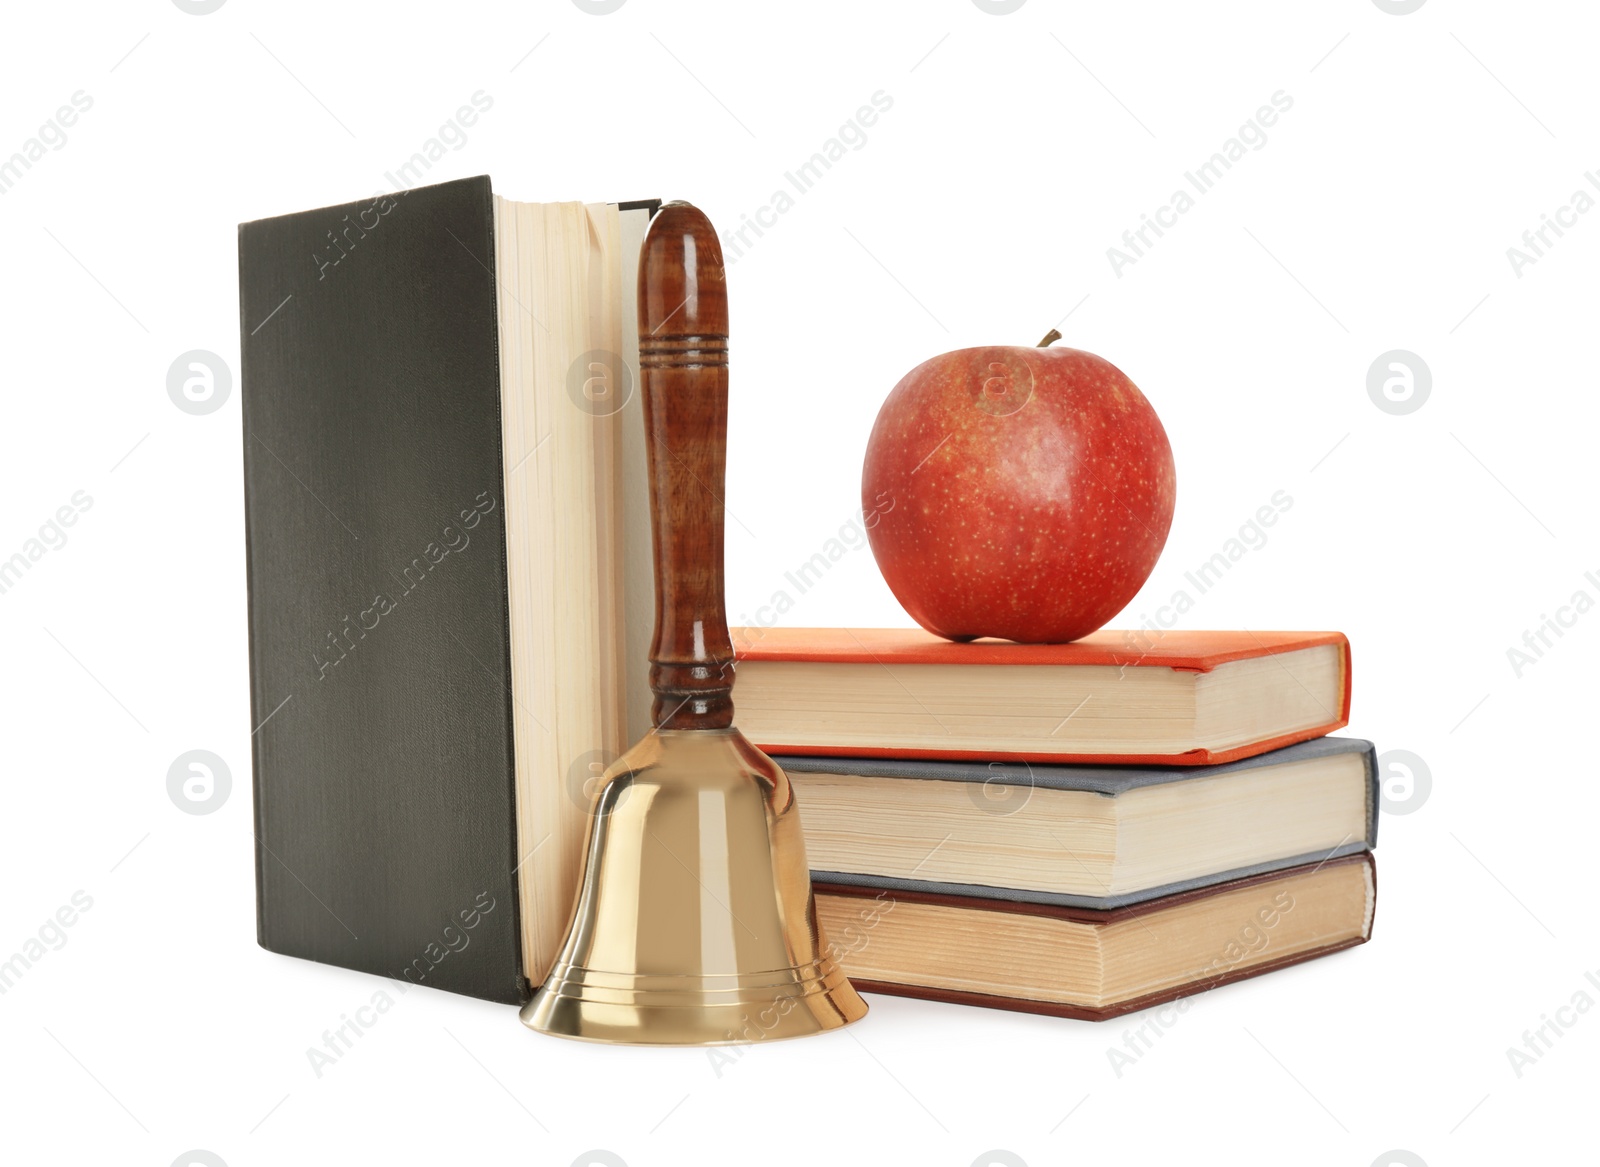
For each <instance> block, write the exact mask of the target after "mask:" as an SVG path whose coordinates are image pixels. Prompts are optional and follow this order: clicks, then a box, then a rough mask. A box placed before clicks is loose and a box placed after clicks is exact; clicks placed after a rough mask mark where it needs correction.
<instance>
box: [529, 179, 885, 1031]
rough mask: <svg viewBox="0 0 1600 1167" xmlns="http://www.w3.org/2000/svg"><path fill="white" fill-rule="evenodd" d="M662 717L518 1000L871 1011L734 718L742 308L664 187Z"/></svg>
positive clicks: (833, 1013) (598, 1014) (657, 310)
mask: <svg viewBox="0 0 1600 1167" xmlns="http://www.w3.org/2000/svg"><path fill="white" fill-rule="evenodd" d="M639 353H640V361H639V363H640V369H641V383H642V393H643V405H644V417H645V444H646V448H647V450H648V453H649V462H650V502H651V525H652V533H653V536H654V548H655V584H656V630H655V640H654V644H653V647H652V649H651V654H650V660H651V667H650V686H651V689H652V690H653V691H654V693H655V704H654V708H653V711H652V717H653V721H654V724H655V729H654V730H652V731H651V732H650V733H649V734H648V735H646V737H645V738H644V740H643V741H641V742H639V743H638V744H637V745H635V746H634V747H633V748H632V749H631V750H629V751H628V752H627V753H626V754H624V755H623V756H622V758H620V759H619V760H618V761H617V762H616V763H615V764H614V765H612V766H611V768H610V769H608V770H607V771H606V773H605V775H604V776H603V778H602V780H601V783H600V788H599V790H598V792H597V794H596V800H597V801H596V804H595V806H594V808H593V809H594V813H593V814H592V815H591V817H590V823H589V836H588V840H587V843H586V845H585V848H584V871H583V877H582V879H581V881H580V883H579V891H578V897H577V903H576V905H575V908H574V911H573V917H572V921H571V924H570V925H569V928H568V932H567V936H566V940H565V942H564V943H563V945H562V947H561V950H560V953H559V954H558V955H557V957H556V960H555V964H554V965H553V966H552V968H551V969H550V972H549V973H548V975H547V976H546V978H545V982H544V984H543V985H542V986H541V987H540V989H539V991H538V992H537V993H536V994H535V996H534V998H533V999H532V1000H531V1001H529V1002H528V1004H527V1005H525V1006H524V1007H523V1009H522V1020H523V1022H524V1024H526V1025H528V1026H529V1027H530V1028H532V1029H536V1030H538V1031H540V1032H541V1033H551V1034H556V1035H558V1036H561V1037H572V1038H580V1039H583V1040H588V1041H603V1042H620V1043H629V1044H638V1045H718V1044H727V1043H735V1042H749V1041H759V1040H763V1039H776V1038H785V1037H799V1036H802V1035H804V1034H808V1033H820V1032H823V1031H825V1030H829V1029H837V1028H839V1027H840V1026H843V1025H848V1024H849V1023H850V1022H852V1021H855V1020H858V1019H859V1018H861V1017H862V1016H864V1015H865V1014H866V1011H867V1006H866V1003H865V1002H864V1001H862V1000H861V998H860V996H858V995H857V993H856V991H855V989H854V988H852V987H851V985H850V982H849V981H848V980H847V979H846V978H845V975H844V973H843V972H842V971H840V969H839V967H838V965H837V964H836V963H835V962H834V961H833V959H832V958H831V957H830V955H829V954H828V946H827V941H826V939H825V938H824V937H823V935H822V931H821V928H820V927H819V926H818V923H817V910H816V903H815V900H814V899H813V897H812V892H811V874H810V870H809V868H808V867H807V864H806V855H805V841H804V839H803V838H802V836H801V830H800V818H799V812H798V810H797V808H796V806H795V802H794V791H793V789H792V788H791V786H790V784H789V779H788V776H787V775H786V774H784V772H783V770H782V769H781V768H780V767H779V766H778V765H777V764H776V763H775V762H773V761H772V759H771V758H769V757H767V756H766V755H765V754H763V753H762V752H761V751H760V750H759V749H757V748H756V747H755V746H754V745H752V744H751V743H750V742H748V741H746V740H745V738H744V736H743V735H741V734H740V733H739V731H738V730H737V729H735V728H733V700H732V689H733V647H732V643H731V641H730V639H729V637H728V628H727V620H726V615H725V613H724V610H723V573H722V528H723V509H724V508H723V500H722V490H723V480H724V466H725V458H726V444H727V405H728V308H727V292H726V284H725V282H724V275H723V264H722V250H721V247H720V245H719V244H718V242H717V236H716V232H715V231H714V230H713V229H712V226H711V223H710V221H709V220H708V219H707V218H706V216H705V215H704V214H702V213H701V212H700V211H699V210H697V209H695V208H694V207H692V206H690V205H689V204H687V203H669V204H667V205H666V206H665V207H664V208H662V210H661V212H660V214H658V215H657V216H656V218H655V221H654V222H653V223H652V224H651V227H650V231H649V233H648V235H647V236H646V237H645V241H644V250H643V252H642V254H641V256H640V260H639Z"/></svg>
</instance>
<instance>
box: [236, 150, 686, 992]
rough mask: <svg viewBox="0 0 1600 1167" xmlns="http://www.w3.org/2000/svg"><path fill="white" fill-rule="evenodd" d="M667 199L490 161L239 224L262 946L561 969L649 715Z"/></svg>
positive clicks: (485, 987)
mask: <svg viewBox="0 0 1600 1167" xmlns="http://www.w3.org/2000/svg"><path fill="white" fill-rule="evenodd" d="M655 205H656V204H627V203H623V204H605V203H600V204H589V205H584V204H581V203H550V204H535V203H515V202H511V201H509V200H504V199H501V198H499V197H498V196H496V195H494V193H493V191H492V189H491V187H490V182H489V180H488V179H487V178H472V179H463V180H460V181H456V182H447V183H443V184H440V185H436V186H429V187H419V188H416V189H412V190H408V191H401V192H396V193H394V194H387V195H380V196H376V197H374V198H371V199H365V200H361V201H359V202H355V203H350V204H346V205H343V206H335V207H327V208H323V209H319V210H312V211H305V212H301V213H298V214H292V215H285V216H282V217H279V218H273V219H263V220H260V221H258V222H252V223H245V224H243V225H242V226H241V227H240V229H239V308H240V333H241V346H242V356H243V378H242V383H243V387H242V398H243V420H244V435H243V438H244V467H245V509H246V531H247V556H248V563H247V576H248V582H249V637H250V689H251V703H252V710H253V714H252V725H253V727H254V732H253V735H252V738H251V742H252V751H253V764H254V778H255V783H254V792H255V828H256V842H257V853H256V864H257V920H258V931H259V939H260V942H261V944H262V945H263V946H264V947H266V948H268V949H270V950H272V951H274V952H280V953H286V954H288V955H292V956H299V957H304V958H307V959H311V960H317V961H323V962H326V963H329V964H336V965H342V966H345V967H348V968H354V969H360V970H364V971H367V972H372V973H378V974H381V975H385V976H390V977H397V978H405V979H407V980H409V981H411V982H412V983H416V984H424V985H431V986H435V987H438V988H444V989H449V990H453V991H455V992H460V993H468V994H471V995H474V996H478V997H484V998H488V999H490V1000H495V1001H505V1002H510V1003H519V1002H521V1001H523V1000H525V999H526V998H527V996H528V993H529V986H530V985H531V984H537V983H539V981H540V980H541V979H542V977H543V975H544V970H545V969H546V968H547V967H548V965H549V962H550V961H551V960H552V959H553V957H554V953H555V949H556V946H557V945H558V944H559V943H560V940H561V937H562V933H563V930H564V927H565V923H566V917H567V913H568V911H569V910H570V907H571V902H572V896H573V892H574V889H575V882H576V873H577V870H578V852H579V850H580V849H581V846H582V840H583V834H584V829H585V820H586V811H587V789H586V782H587V780H588V779H589V777H590V776H591V774H592V773H593V772H594V769H593V767H594V764H595V763H596V762H598V761H601V760H602V759H605V758H606V757H607V751H608V750H609V751H619V750H620V749H621V748H622V747H623V746H624V745H625V744H626V743H627V742H628V741H629V740H632V738H633V737H634V736H636V734H637V732H638V728H637V727H638V726H639V725H640V724H642V723H644V722H645V721H646V719H647V718H648V701H649V694H648V692H647V691H645V690H644V688H643V685H642V678H641V683H639V684H636V685H634V686H632V687H630V686H629V685H628V684H627V682H626V681H625V680H624V678H630V679H631V678H632V677H634V676H635V675H637V674H639V672H640V670H638V669H636V668H635V669H625V668H624V667H623V666H624V663H625V662H627V661H636V660H638V659H640V658H641V657H642V655H643V652H644V649H643V645H644V644H645V643H646V638H647V637H648V635H649V626H648V619H649V609H650V603H651V595H650V575H649V571H650V549H649V527H648V519H647V512H646V507H647V505H648V504H647V493H646V485H645V481H644V473H643V466H644V457H643V449H642V444H643V432H642V422H640V421H639V419H638V403H637V401H636V400H635V399H634V398H635V396H636V395H635V394H634V393H633V385H634V384H635V383H636V373H635V370H636V367H637V340H636V332H637V330H636V326H635V315H634V312H635V304H634V297H633V294H632V293H633V287H634V274H635V272H636V270H637V263H638V252H639V247H640V243H641V241H642V239H643V235H644V230H645V227H646V225H647V223H648V219H649V216H650V214H651V213H652V210H653V207H654V206H655Z"/></svg>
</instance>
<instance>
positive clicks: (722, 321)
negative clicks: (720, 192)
mask: <svg viewBox="0 0 1600 1167" xmlns="http://www.w3.org/2000/svg"><path fill="white" fill-rule="evenodd" d="M639 370H640V381H641V392H642V393H643V405H644V432H645V449H646V453H647V455H648V457H649V464H650V530H651V534H652V536H653V544H654V548H655V575H656V634H655V640H654V641H653V643H652V644H651V647H650V689H651V691H652V692H653V693H654V694H655V702H654V704H653V705H652V707H651V711H650V712H651V720H652V721H653V722H654V723H655V726H656V728H657V729H722V728H724V727H726V726H729V725H732V724H733V667H732V666H733V643H732V641H731V640H730V639H729V637H728V618H727V613H726V611H725V609H724V606H723V593H722V515H723V501H722V496H723V478H724V468H725V466H726V462H727V444H728V295H727V283H726V281H725V278H724V274H723V267H722V247H721V245H720V244H719V243H718V242H717V233H716V231H715V230H714V229H713V228H712V226H711V220H710V219H708V218H706V216H705V215H704V214H703V213H702V212H701V211H699V210H698V209H697V208H695V207H693V206H691V205H689V204H688V203H683V202H673V203H668V204H667V205H666V206H664V207H662V208H661V211H660V212H659V213H658V214H657V215H656V217H655V220H654V221H653V222H652V223H651V224H650V230H649V233H648V234H647V235H646V236H645V240H644V249H643V251H642V252H641V254H640V256H639Z"/></svg>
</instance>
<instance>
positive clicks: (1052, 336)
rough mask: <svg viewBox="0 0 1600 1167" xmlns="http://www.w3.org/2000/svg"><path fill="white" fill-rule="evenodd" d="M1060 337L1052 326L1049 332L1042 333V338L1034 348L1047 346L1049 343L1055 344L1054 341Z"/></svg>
mask: <svg viewBox="0 0 1600 1167" xmlns="http://www.w3.org/2000/svg"><path fill="white" fill-rule="evenodd" d="M1060 339H1061V334H1060V333H1059V332H1057V331H1056V330H1055V329H1053V328H1052V329H1051V330H1050V331H1049V332H1047V333H1045V334H1044V339H1043V340H1041V341H1040V342H1039V343H1038V344H1037V345H1036V346H1035V347H1036V348H1049V347H1050V346H1051V345H1053V344H1055V342H1056V341H1058V340H1060Z"/></svg>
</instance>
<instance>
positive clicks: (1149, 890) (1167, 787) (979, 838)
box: [777, 737, 1378, 909]
mask: <svg viewBox="0 0 1600 1167" xmlns="http://www.w3.org/2000/svg"><path fill="white" fill-rule="evenodd" d="M777 760H778V762H779V763H780V764H782V766H783V768H784V770H785V771H787V772H788V774H789V777H790V780H791V781H792V782H793V784H794V787H795V792H796V798H797V799H798V800H799V805H800V809H801V818H802V822H803V825H804V829H805V840H806V853H807V857H808V859H809V861H810V865H811V868H812V878H813V879H814V880H817V881H820V882H825V883H830V884H842V885H846V886H855V887H866V888H884V889H888V890H892V891H915V892H928V893H933V894H945V895H967V896H980V897H987V898H992V899H1002V900H1010V901H1015V902H1020V903H1034V904H1050V905H1055V906H1060V907H1080V908H1105V909H1109V908H1118V907H1124V906H1127V905H1130V904H1137V903H1143V902H1145V901H1147V900H1151V899H1155V898H1157V897H1159V896H1165V895H1173V894H1176V893H1179V892H1185V891H1191V890H1194V889H1196V888H1202V887H1209V886H1211V885H1213V884H1218V883H1222V882H1225V881H1228V880H1233V879H1239V878H1243V877H1247V876H1251V875H1257V874H1261V873H1264V872H1271V871H1278V870H1282V869H1284V868H1288V867H1294V866H1299V865H1303V864H1307V863H1319V862H1325V861H1327V860H1330V859H1335V858H1339V857H1341V856H1345V855H1352V854H1356V853H1359V852H1362V851H1366V850H1369V849H1371V848H1372V847H1373V846H1374V845H1375V843H1376V842H1377V830H1378V819H1377V810H1378V780H1377V761H1376V758H1375V756H1374V751H1373V746H1372V743H1371V742H1367V741H1362V740H1360V739H1358V738H1342V737H1325V738H1318V739H1316V740H1313V741H1308V742H1301V743H1298V744H1296V745H1292V746H1287V747H1285V748H1283V749H1279V750H1273V751H1271V752H1270V753H1266V754H1260V755H1258V756H1256V757H1253V758H1246V759H1243V760H1242V761H1237V762H1228V763H1224V764H1222V765H1216V766H1196V767H1177V766H1159V767H1137V766H1049V765H1038V764H1032V765H1030V764H1028V763H1025V762H995V763H990V764H987V765H986V764H984V763H981V762H929V761H897V760H891V759H882V758H819V757H796V756H782V757H779V758H778V759H777Z"/></svg>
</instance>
